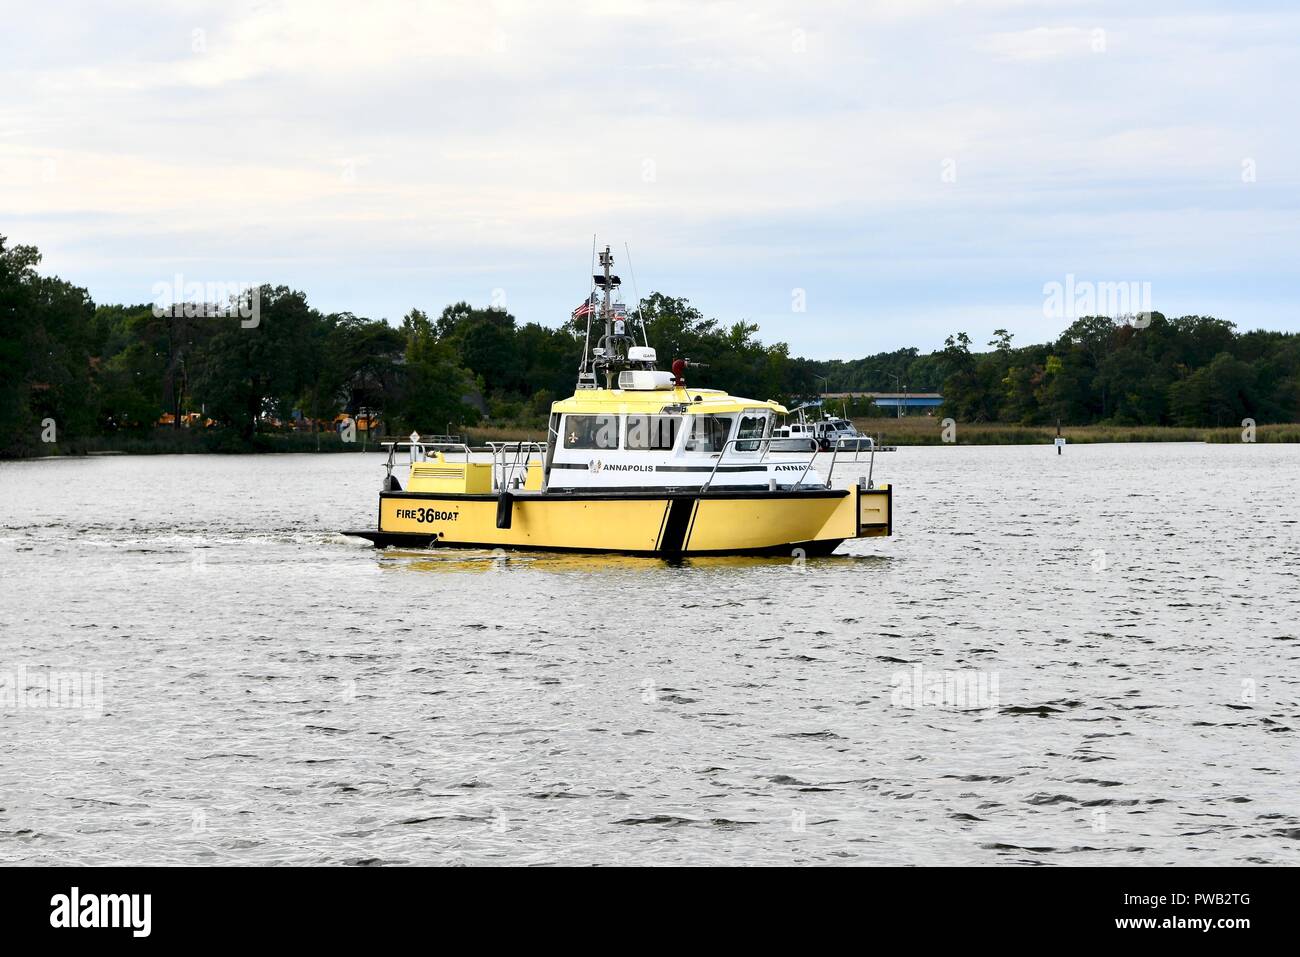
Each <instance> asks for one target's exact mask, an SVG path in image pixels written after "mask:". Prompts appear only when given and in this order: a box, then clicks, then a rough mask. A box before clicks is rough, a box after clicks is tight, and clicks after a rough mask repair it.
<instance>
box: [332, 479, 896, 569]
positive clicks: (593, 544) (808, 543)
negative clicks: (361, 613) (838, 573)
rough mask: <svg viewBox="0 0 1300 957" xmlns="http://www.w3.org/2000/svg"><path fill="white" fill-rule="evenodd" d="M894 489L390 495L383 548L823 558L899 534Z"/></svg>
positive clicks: (383, 516)
mask: <svg viewBox="0 0 1300 957" xmlns="http://www.w3.org/2000/svg"><path fill="white" fill-rule="evenodd" d="M891 505H892V495H891V492H890V488H889V486H887V485H886V486H882V487H880V488H876V489H861V488H859V487H857V486H851V487H850V488H848V489H823V490H798V491H792V490H780V491H775V492H772V491H768V490H755V491H739V492H735V491H733V492H707V493H704V494H700V493H698V492H659V491H647V492H634V493H620V492H609V493H563V494H561V493H549V494H548V493H543V492H527V491H524V492H516V493H514V494H512V495H508V496H506V497H505V500H504V502H503V500H502V498H501V497H499V496H497V495H493V494H463V493H461V494H457V493H439V492H400V491H394V492H383V493H381V495H380V501H379V523H378V528H377V529H376V530H375V531H373V532H351V533H349V534H355V535H360V536H363V537H365V538H368V539H370V540H371V541H372V542H374V543H375V544H376V545H400V544H409V545H436V546H453V547H462V548H511V549H514V548H520V549H542V550H548V551H584V552H623V553H629V554H634V555H709V554H712V555H718V554H780V553H786V554H789V553H790V552H791V551H793V550H794V549H796V548H802V549H804V550H805V551H806V552H807V553H809V554H816V553H819V552H820V553H825V552H829V551H831V550H832V549H834V548H835V547H836V546H837V545H839V544H840V542H842V541H844V540H845V539H849V538H863V537H868V536H876V535H889V534H891V533H892V518H893V516H892V508H891Z"/></svg>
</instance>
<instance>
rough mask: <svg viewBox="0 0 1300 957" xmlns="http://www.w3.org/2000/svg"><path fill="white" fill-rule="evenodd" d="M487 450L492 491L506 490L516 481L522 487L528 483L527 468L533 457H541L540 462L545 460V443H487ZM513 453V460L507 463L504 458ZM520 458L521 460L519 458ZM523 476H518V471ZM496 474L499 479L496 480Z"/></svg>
mask: <svg viewBox="0 0 1300 957" xmlns="http://www.w3.org/2000/svg"><path fill="white" fill-rule="evenodd" d="M488 448H490V449H491V450H492V490H493V491H497V490H499V489H503V488H507V487H509V486H510V484H511V483H512V482H514V481H516V478H517V477H518V484H519V485H523V484H524V483H526V482H527V481H528V466H529V465H530V464H531V462H532V456H533V455H539V456H541V458H542V460H543V461H545V459H546V443H545V442H537V441H522V442H489V443H488ZM512 451H513V452H514V458H513V459H512V460H511V461H509V462H507V461H506V456H507V455H508V454H509V453H510V452H512ZM520 456H522V457H523V458H522V460H521V458H520ZM521 469H522V470H523V475H522V476H520V475H519V472H520V470H521ZM498 474H499V475H500V478H499V479H498V477H497V476H498Z"/></svg>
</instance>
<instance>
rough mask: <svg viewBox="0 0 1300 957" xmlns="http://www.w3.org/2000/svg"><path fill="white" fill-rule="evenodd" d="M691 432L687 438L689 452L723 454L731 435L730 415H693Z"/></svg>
mask: <svg viewBox="0 0 1300 957" xmlns="http://www.w3.org/2000/svg"><path fill="white" fill-rule="evenodd" d="M691 418H692V420H693V421H692V422H691V432H690V435H688V436H687V437H686V451H687V452H721V451H722V448H723V446H725V445H726V444H727V436H728V435H729V434H730V433H731V416H729V415H693V416H691Z"/></svg>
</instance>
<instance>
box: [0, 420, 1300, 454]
mask: <svg viewBox="0 0 1300 957" xmlns="http://www.w3.org/2000/svg"><path fill="white" fill-rule="evenodd" d="M941 421H942V420H939V419H933V418H919V417H918V418H912V419H902V420H893V419H879V418H867V419H862V418H859V419H854V425H855V426H856V427H857V428H858V430H859V431H860V432H862V434H864V435H869V436H871V437H872V438H875V439H876V441H877V443H878V444H879V445H881V446H897V447H899V448H905V447H908V446H934V445H958V446H991V445H1046V446H1050V445H1052V444H1053V443H1054V441H1055V439H1056V427H1055V426H1045V425H1010V424H1003V423H996V422H988V423H970V424H963V423H960V422H958V423H957V424H956V426H955V435H952V438H953V441H950V442H945V441H944V435H943V431H944V430H943V427H942V425H941ZM544 431H545V429H544V427H543V428H542V429H536V428H532V429H529V428H509V427H500V428H490V429H473V430H470V431H469V432H467V434H466V435H465V438H466V441H467V443H468V444H469V445H471V446H480V445H484V444H486V443H487V442H489V441H496V442H502V441H504V442H513V441H519V440H527V441H540V435H541V434H543V433H544ZM1243 431H1244V430H1243V429H1241V428H1236V427H1234V428H1185V427H1180V426H1164V425H1160V426H1114V425H1078V426H1062V427H1061V437H1062V438H1064V439H1065V441H1066V444H1067V445H1098V444H1137V443H1153V442H1184V443H1189V442H1190V443H1203V444H1212V445H1224V444H1247V443H1244V442H1243V438H1242V436H1243ZM384 441H388V439H387V438H386V437H384V436H379V437H376V438H374V439H372V440H368V441H366V442H364V443H363V442H343V441H341V440H340V439H339V437H338V436H336V435H333V434H329V435H324V434H322V435H321V436H319V442H317V436H314V435H302V434H299V435H292V434H290V435H270V434H263V435H259V436H257V437H255V438H254V439H253V441H252V442H246V441H244V440H242V439H239V438H237V437H234V436H230V435H228V434H215V435H214V434H212V433H207V434H204V433H180V434H179V435H176V434H170V433H169V434H166V435H148V436H124V437H120V438H106V437H96V438H92V439H81V440H72V441H69V442H67V443H59V444H54V445H52V446H46V447H44V448H34V449H32V450H31V451H32V453H34V454H30V455H8V456H0V461H9V462H23V461H37V460H41V459H66V458H90V457H98V456H114V455H191V454H193V455H262V454H265V455H278V454H285V453H311V454H321V455H325V454H329V455H337V454H347V453H359V452H360V453H365V452H371V453H373V452H382V445H381V443H382V442H384ZM1254 441H1255V443H1256V444H1270V445H1272V444H1292V443H1300V423H1279V424H1275V425H1260V426H1256V427H1255V439H1254ZM318 446H319V447H318ZM51 452H53V454H51Z"/></svg>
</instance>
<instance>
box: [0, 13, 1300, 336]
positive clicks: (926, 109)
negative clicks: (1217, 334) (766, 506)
mask: <svg viewBox="0 0 1300 957" xmlns="http://www.w3.org/2000/svg"><path fill="white" fill-rule="evenodd" d="M1066 12H1067V13H1068V15H1069V18H1068V21H1067V22H1062V18H1064V17H1065V13H1058V12H1057V8H1056V7H1054V6H1052V5H1049V4H1028V3H1018V2H1010V0H1008V2H995V3H989V4H978V3H973V2H971V3H962V4H953V3H950V2H946V0H945V2H938V0H935V2H927V3H901V2H899V3H889V4H882V5H872V6H869V7H868V6H861V7H859V6H853V5H842V4H825V5H813V6H807V5H803V4H793V3H791V4H784V3H777V2H760V3H757V4H742V3H720V4H706V5H699V4H694V3H685V2H681V3H651V2H644V3H632V2H628V3H613V2H602V3H596V2H591V3H588V4H585V5H582V6H579V7H577V8H572V7H567V6H566V7H565V8H564V9H563V10H558V11H557V8H554V7H545V6H541V5H534V4H526V3H522V2H520V3H496V4H486V3H478V2H475V3H457V4H447V3H442V2H439V3H427V4H426V3H380V4H364V5H362V4H355V3H341V2H340V3H334V2H330V3H321V2H316V3H309V2H306V0H284V2H278V3H237V4H234V5H226V4H217V3H206V2H204V3H200V2H194V3H188V4H185V5H181V6H176V5H174V4H166V5H164V4H158V5H154V4H136V5H135V6H134V7H128V8H126V12H122V10H121V9H119V10H115V11H111V12H110V11H108V10H106V9H103V8H101V7H100V6H99V5H94V4H87V5H85V6H84V7H83V8H82V9H81V10H80V11H79V12H72V13H70V12H68V11H59V12H53V11H47V10H45V9H43V8H30V7H29V8H24V9H23V10H22V11H21V12H20V13H17V14H15V15H14V17H13V18H11V19H12V20H14V21H15V24H16V29H14V30H13V31H12V32H11V33H10V35H9V36H8V37H7V38H5V39H3V40H0V44H5V46H0V216H3V220H2V222H3V231H4V232H5V233H6V234H8V235H10V236H12V237H13V239H14V240H15V241H24V242H36V243H37V244H38V245H40V246H41V247H42V249H43V250H44V251H45V252H46V254H47V258H46V263H47V266H49V267H50V268H52V269H55V270H57V271H58V272H60V273H62V274H64V275H65V276H67V277H69V278H74V279H77V280H79V281H82V282H86V283H88V284H89V285H90V288H91V291H92V293H93V294H95V295H96V296H97V297H99V298H101V299H105V300H112V299H118V298H122V299H127V298H132V297H133V293H132V290H134V289H136V288H138V287H141V286H143V287H144V288H146V289H147V288H148V286H149V284H150V283H151V282H152V281H153V280H154V279H156V278H157V277H159V276H169V275H171V273H172V272H173V271H174V268H175V266H176V264H177V263H180V262H184V263H185V264H186V272H187V274H193V273H196V272H201V271H203V270H204V269H210V270H212V271H213V272H214V273H216V274H217V276H218V278H221V277H228V276H229V274H230V270H232V269H234V270H237V271H238V274H239V275H240V276H241V277H242V276H249V275H254V276H255V277H257V278H262V277H265V278H277V279H278V278H279V277H278V273H279V271H280V270H283V271H285V272H287V273H289V274H290V275H287V276H285V277H284V278H285V281H288V280H289V279H292V281H293V282H295V283H297V284H298V285H300V286H302V287H303V288H304V289H306V290H307V291H308V293H309V294H311V295H312V296H313V299H314V300H319V304H320V305H322V306H323V307H325V308H350V309H353V310H355V311H357V312H360V313H363V314H375V315H385V314H387V315H390V316H391V315H396V314H399V313H400V312H402V311H405V308H409V306H410V305H411V304H413V303H419V304H421V305H423V306H425V307H427V308H431V309H436V308H438V307H439V306H440V305H441V304H442V300H445V299H446V298H451V297H452V296H453V295H459V294H466V295H468V294H471V292H472V290H475V289H478V288H479V286H483V283H482V282H481V281H480V280H481V279H482V277H483V276H484V275H486V274H491V275H492V278H493V282H492V283H491V284H490V285H486V286H485V287H484V288H485V289H491V288H492V287H493V286H494V285H495V286H503V287H507V286H508V287H510V288H521V289H530V290H534V291H535V295H514V294H512V296H511V306H512V309H514V310H516V311H517V312H518V313H519V314H520V315H521V318H523V319H526V320H527V319H539V320H553V319H554V318H556V317H557V316H559V315H562V314H563V313H564V312H565V311H567V309H568V308H571V303H569V302H568V300H569V299H571V298H573V295H572V290H571V289H569V288H568V287H567V286H565V285H564V284H563V283H561V282H559V281H557V280H556V279H555V278H554V277H555V276H556V275H559V274H561V273H562V274H565V275H573V276H578V277H580V276H581V274H582V272H583V271H584V270H585V268H586V263H585V259H584V256H585V254H584V253H583V252H582V250H583V249H584V248H585V247H586V246H587V244H589V242H590V236H591V233H592V232H593V231H599V232H600V233H601V234H602V237H605V236H608V238H609V239H610V240H611V241H612V242H614V243H615V245H616V246H617V245H621V243H622V241H623V240H625V239H626V240H628V241H630V242H631V244H632V245H633V247H634V248H635V250H636V255H637V266H638V272H639V274H640V275H641V278H642V286H643V291H648V289H649V288H651V287H663V286H665V285H666V284H667V283H676V284H677V288H672V289H668V290H667V291H673V292H678V291H681V292H687V290H689V291H690V292H689V294H694V295H696V296H697V297H699V298H701V299H702V300H707V301H709V302H710V303H714V304H716V305H715V309H716V311H717V312H718V313H719V315H720V316H721V317H722V318H724V319H728V320H731V319H735V318H738V314H739V312H740V311H742V310H741V305H740V304H741V303H745V306H744V308H745V309H749V310H750V312H751V313H752V314H755V315H760V314H767V313H768V309H767V307H765V306H763V305H762V303H760V302H757V301H754V302H752V303H751V302H750V300H752V299H753V296H752V295H751V293H750V286H751V284H753V283H754V282H756V281H757V282H761V281H762V280H763V279H764V278H765V277H764V275H757V276H756V275H754V273H755V271H758V272H759V273H761V274H773V273H789V278H788V281H787V279H786V278H782V279H781V282H782V283H785V284H786V286H785V288H786V292H782V291H781V288H774V291H773V292H772V296H773V297H774V298H775V299H777V300H779V299H780V298H781V297H782V296H785V295H788V286H789V285H809V286H813V285H816V286H817V290H816V296H817V301H818V302H819V303H821V304H823V306H824V307H825V309H824V311H823V312H822V313H821V314H820V315H821V316H823V317H824V318H821V319H815V320H814V318H812V317H810V320H809V323H804V324H801V325H795V326H792V327H790V328H789V329H788V330H786V329H783V330H782V332H781V334H783V335H789V336H790V337H791V338H792V339H793V345H794V347H795V348H796V350H798V348H799V344H800V338H801V337H807V340H806V341H807V342H808V343H809V348H811V347H812V344H813V343H814V342H815V341H816V342H824V341H835V340H836V330H837V329H838V328H839V327H840V326H842V325H843V324H845V323H851V322H853V319H852V317H853V316H855V315H857V314H858V312H857V306H858V304H859V303H860V302H861V298H862V292H861V284H862V283H863V282H869V283H873V284H875V286H876V288H877V289H880V290H883V291H882V293H881V296H882V297H883V298H882V301H881V302H880V304H879V305H880V308H879V309H878V310H876V311H875V312H874V313H873V315H886V314H893V315H902V314H909V315H910V314H913V313H914V312H915V311H916V304H915V303H914V302H911V301H908V299H907V297H909V296H915V295H916V292H915V289H916V287H914V286H895V285H892V284H891V283H890V282H889V279H890V278H891V277H898V276H904V275H905V276H908V277H914V278H915V281H916V282H917V283H922V284H924V285H925V286H926V287H928V288H931V289H933V290H938V291H937V292H936V293H935V294H934V297H930V298H927V299H926V302H927V303H930V306H929V308H932V310H933V313H934V314H935V315H943V316H949V317H953V316H961V315H967V314H979V313H980V310H981V309H984V308H987V309H988V310H992V311H998V310H1001V309H1003V308H1005V307H1006V306H1007V303H1008V302H1014V301H1015V300H1014V298H1010V299H1009V298H1008V297H1009V296H1011V297H1014V296H1018V295H1020V294H1021V292H1020V291H1021V290H1028V292H1027V293H1025V295H1027V296H1029V297H1030V298H1029V299H1028V301H1026V302H1025V303H1024V309H1023V310H1022V311H1023V313H1024V314H1025V315H1033V314H1034V313H1035V312H1036V311H1037V308H1038V307H1037V303H1036V301H1035V300H1034V298H1033V297H1034V296H1036V295H1037V293H1035V292H1034V291H1035V290H1037V289H1039V288H1041V285H1042V283H1043V282H1044V281H1046V280H1047V279H1049V278H1053V277H1056V276H1057V275H1058V274H1062V273H1063V272H1065V271H1066V270H1067V269H1072V270H1073V271H1075V272H1078V273H1083V272H1086V271H1088V270H1090V269H1091V270H1102V272H1101V274H1100V275H1099V277H1098V278H1117V279H1118V278H1127V276H1128V273H1127V272H1122V273H1121V274H1120V275H1117V276H1114V277H1111V276H1110V275H1109V274H1108V273H1106V272H1105V270H1112V271H1114V270H1117V269H1122V268H1125V265H1126V263H1125V259H1124V257H1125V256H1126V255H1127V256H1130V257H1133V256H1136V257H1138V258H1137V260H1132V259H1130V260H1129V262H1128V265H1130V266H1135V267H1136V268H1140V269H1141V270H1143V271H1144V272H1145V273H1148V274H1151V275H1154V276H1159V277H1163V278H1162V280H1161V281H1162V284H1163V285H1164V286H1165V288H1172V289H1176V287H1177V284H1178V283H1180V282H1182V281H1184V278H1183V277H1187V276H1195V277H1197V278H1199V277H1203V276H1204V275H1206V274H1207V273H1210V274H1213V275H1217V276H1219V277H1221V279H1220V282H1221V287H1220V289H1219V290H1218V295H1217V299H1218V301H1230V300H1231V295H1230V294H1229V293H1230V289H1231V287H1232V286H1233V285H1234V284H1235V285H1237V286H1243V285H1252V286H1257V285H1259V284H1260V283H1263V284H1264V285H1266V286H1276V285H1278V284H1279V283H1280V281H1281V280H1282V279H1284V278H1285V276H1284V275H1283V273H1284V272H1288V271H1289V270H1288V267H1287V266H1286V265H1285V264H1286V263H1288V262H1294V260H1295V255H1296V253H1297V251H1300V250H1298V248H1297V247H1298V246H1300V241H1298V237H1297V236H1296V233H1295V231H1294V229H1290V230H1288V228H1287V226H1286V223H1287V222H1288V221H1293V220H1294V215H1293V214H1294V208H1293V207H1294V196H1295V195H1296V194H1297V193H1296V189H1295V187H1296V185H1297V178H1298V177H1297V174H1296V172H1295V171H1296V170H1297V169H1300V166H1298V165H1297V161H1298V160H1300V156H1297V152H1298V150H1297V146H1298V144H1297V136H1296V133H1295V132H1294V131H1293V130H1292V129H1291V126H1290V125H1289V124H1287V123H1286V122H1284V116H1287V115H1289V113H1288V112H1287V111H1288V109H1289V106H1287V104H1289V103H1290V102H1291V101H1292V100H1294V98H1295V94H1296V93H1297V92H1300V90H1298V89H1297V85H1298V84H1297V75H1298V74H1300V71H1298V70H1297V59H1300V54H1297V45H1296V43H1295V40H1296V38H1297V35H1298V34H1300V29H1297V17H1296V16H1295V15H1291V14H1285V13H1281V14H1280V13H1271V12H1268V11H1266V10H1265V11H1259V12H1254V13H1252V12H1250V11H1240V12H1236V13H1234V15H1233V16H1232V17H1231V18H1227V17H1223V16H1216V15H1204V14H1203V15H1198V16H1188V15H1185V14H1183V13H1182V12H1180V11H1179V10H1178V9H1177V7H1175V6H1168V7H1165V6H1164V5H1159V4H1158V5H1156V6H1155V7H1150V8H1144V9H1143V10H1142V11H1140V12H1138V13H1135V12H1133V11H1132V10H1131V9H1130V8H1129V7H1128V6H1126V5H1123V4H1119V3H1099V4H1079V5H1073V6H1071V7H1070V8H1069V9H1068V11H1066ZM1095 29H1104V30H1105V31H1106V32H1105V35H1104V36H1105V45H1104V51H1103V52H1098V51H1097V50H1096V35H1095V34H1094V33H1093V30H1095ZM195 31H201V33H198V34H196V33H195ZM1247 158H1249V159H1250V160H1251V161H1252V162H1253V163H1254V164H1255V166H1256V169H1257V170H1258V178H1257V181H1256V182H1254V183H1252V184H1246V183H1243V182H1242V181H1241V177H1240V171H1241V169H1242V162H1243V160H1244V159H1247ZM945 170H951V171H952V172H954V173H955V179H954V178H953V177H948V178H945V176H944V172H945ZM1252 230H1254V231H1255V233H1256V234H1259V235H1264V234H1266V235H1267V236H1268V237H1269V242H1268V245H1267V247H1261V246H1258V245H1257V244H1255V243H1253V242H1252V240H1251V236H1252ZM268 273H276V275H274V276H271V275H267V274H268ZM342 276H346V277H347V281H346V282H344V281H343V280H342V279H341V277H342ZM927 276H929V277H930V278H931V280H932V281H931V282H929V283H925V282H924V280H925V278H926V277H927ZM465 290H470V291H471V292H466V291H465ZM485 294H486V293H485ZM890 297H893V299H892V300H891V299H890ZM733 302H734V303H737V306H736V312H735V313H731V312H729V304H730V303H733ZM995 304H996V305H995ZM776 308H777V309H778V310H779V309H780V306H779V305H778V306H777V307H776ZM772 314H773V315H776V313H772ZM814 321H816V322H825V323H827V328H825V329H823V328H821V327H817V328H816V329H814V328H812V325H811V323H812V322H814ZM773 323H774V326H775V327H778V328H779V327H780V324H779V322H777V320H775V319H774V320H773ZM909 329H913V330H916V331H917V334H918V335H928V327H927V326H925V325H924V323H907V324H904V325H903V326H902V327H901V328H900V327H899V326H898V325H891V324H888V323H884V324H882V325H881V327H880V330H877V329H876V327H875V326H874V325H873V326H871V334H872V335H874V334H876V333H877V331H879V334H880V335H882V336H890V337H895V338H891V339H888V340H882V343H881V344H882V346H885V345H898V344H902V343H903V342H904V341H905V336H906V334H907V333H908V330H909ZM774 334H775V332H774ZM855 335H857V332H856V330H855ZM898 337H903V338H898ZM940 338H941V337H940ZM921 344H922V345H933V344H934V342H932V341H927V342H923V343H921Z"/></svg>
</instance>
